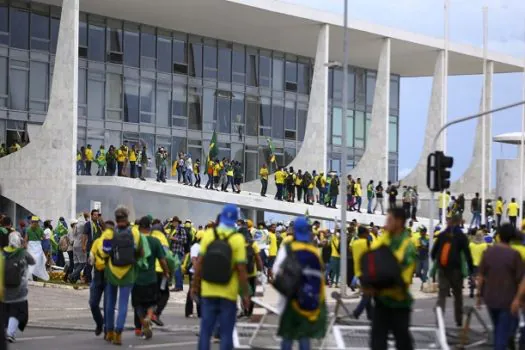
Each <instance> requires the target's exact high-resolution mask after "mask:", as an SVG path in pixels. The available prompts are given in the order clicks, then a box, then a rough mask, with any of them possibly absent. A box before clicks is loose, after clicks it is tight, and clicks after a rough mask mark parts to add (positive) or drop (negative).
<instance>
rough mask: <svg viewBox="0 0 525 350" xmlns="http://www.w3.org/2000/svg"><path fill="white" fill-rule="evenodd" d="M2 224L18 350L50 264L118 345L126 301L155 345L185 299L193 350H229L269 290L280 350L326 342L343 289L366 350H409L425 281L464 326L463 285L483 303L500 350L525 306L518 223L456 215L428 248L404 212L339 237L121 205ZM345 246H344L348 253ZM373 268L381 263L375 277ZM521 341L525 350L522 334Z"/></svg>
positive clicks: (231, 210)
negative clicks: (84, 289) (194, 328)
mask: <svg viewBox="0 0 525 350" xmlns="http://www.w3.org/2000/svg"><path fill="white" fill-rule="evenodd" d="M182 181H183V180H182ZM355 183H356V184H358V183H360V181H358V180H356V182H355ZM511 203H514V202H511ZM357 208H358V207H357ZM357 208H356V210H358V209H357ZM510 210H512V206H511V207H510ZM0 225H1V227H0V248H2V250H3V254H2V255H1V258H2V259H0V260H1V263H2V265H3V266H4V268H3V269H4V274H3V284H2V287H4V288H5V289H4V290H3V293H2V294H3V303H2V304H1V306H2V308H3V311H4V315H6V317H5V318H4V319H2V321H3V322H5V323H4V327H5V328H6V336H7V340H8V341H10V342H14V341H15V340H16V334H17V330H21V331H23V330H24V327H25V325H26V324H27V322H28V303H27V294H28V287H27V280H28V279H34V278H40V279H44V280H45V279H47V278H48V276H47V271H46V270H47V269H48V268H49V267H50V266H51V265H58V266H64V271H65V276H64V279H65V280H67V281H69V282H73V283H78V282H82V283H89V285H90V296H89V306H90V310H91V312H92V316H93V320H94V323H95V334H96V335H97V336H98V335H102V334H103V335H104V338H105V339H106V340H107V341H108V342H110V343H113V344H122V333H123V331H124V323H125V320H126V313H127V309H128V307H127V306H128V303H129V302H131V303H132V306H133V310H134V323H135V334H136V335H137V336H140V337H143V338H145V339H150V338H151V337H152V335H153V328H152V323H154V324H156V325H158V326H163V325H164V322H163V321H162V318H161V316H162V312H163V310H164V309H165V307H166V305H167V303H168V300H169V297H170V293H186V307H185V316H186V317H193V316H194V315H195V316H197V317H199V318H200V319H201V321H200V322H201V327H200V332H199V349H209V347H210V342H211V340H212V338H217V339H219V340H220V343H221V349H231V348H232V347H233V345H232V341H233V340H232V331H233V327H234V325H235V322H236V320H237V319H238V317H245V316H251V315H252V313H253V306H254V305H253V302H252V301H251V299H250V297H252V296H253V295H254V293H255V290H256V288H257V287H256V286H257V285H259V284H264V283H267V282H268V283H271V284H272V285H273V286H274V287H275V288H276V289H277V291H278V292H279V295H280V300H279V303H278V307H279V310H280V311H281V316H280V321H279V328H278V335H279V336H280V337H281V338H282V348H283V349H291V348H292V344H293V342H294V341H298V342H299V344H300V348H301V349H308V348H309V342H310V339H314V338H323V337H324V336H325V334H326V329H327V325H328V322H327V311H326V300H325V292H324V288H325V286H331V287H338V286H339V285H340V284H341V283H346V284H347V285H348V286H349V287H350V288H351V289H352V290H356V289H358V290H359V291H360V293H361V300H360V301H359V303H358V304H357V305H356V307H355V309H354V310H353V312H352V315H353V317H355V318H359V317H361V315H362V314H363V313H366V317H367V319H368V320H370V321H371V325H372V327H371V334H370V348H371V349H374V350H375V349H378V350H379V349H381V350H382V349H386V348H387V337H388V333H389V332H391V333H392V334H393V336H394V338H395V341H396V344H397V345H396V346H397V348H399V349H408V350H410V349H413V340H412V337H411V334H410V332H409V325H410V315H411V307H412V303H413V297H412V295H411V292H410V286H411V285H412V284H413V282H414V278H418V279H420V281H421V289H423V286H424V285H425V284H429V283H433V282H435V281H437V282H438V285H439V292H438V298H437V305H438V306H440V307H441V308H442V309H443V310H445V303H446V298H447V297H449V296H450V292H451V291H452V295H453V296H454V299H455V300H454V319H455V321H456V324H457V326H458V327H459V326H461V325H462V323H463V293H462V289H463V284H464V281H465V280H468V281H469V291H470V293H469V294H470V297H471V298H474V297H475V298H476V303H477V304H478V305H479V304H481V303H482V302H483V303H485V304H486V305H487V309H488V311H489V315H490V317H491V320H492V321H493V324H494V339H495V340H494V342H495V344H496V346H495V348H496V349H505V348H506V347H507V346H508V344H510V342H512V341H513V339H514V335H515V333H516V332H517V330H518V315H519V313H520V312H521V311H520V310H521V308H522V306H523V305H522V300H523V297H525V282H523V277H524V273H525V265H523V264H524V261H525V245H524V242H525V240H524V237H523V235H522V233H521V232H520V231H517V230H516V229H515V228H514V226H513V224H511V223H503V224H501V225H500V226H499V227H496V226H494V227H489V226H486V225H480V227H479V228H471V229H468V228H467V226H466V225H464V221H463V219H462V217H461V215H459V214H457V213H454V214H452V215H450V216H448V217H447V222H446V224H445V226H438V227H436V228H435V232H434V235H433V236H434V238H433V239H434V241H433V242H432V244H431V242H430V237H429V234H428V232H427V229H426V227H424V226H418V225H417V224H416V223H415V221H413V220H412V219H411V215H409V212H408V211H407V210H406V208H405V207H396V206H393V207H392V208H390V209H388V212H387V217H386V221H385V225H384V226H382V227H379V226H377V225H374V223H369V224H366V225H365V224H363V223H359V222H357V221H356V220H354V221H352V222H350V223H349V224H348V225H347V226H346V228H345V229H344V230H342V229H341V227H339V226H336V227H334V228H333V229H327V228H323V227H322V225H321V223H320V222H319V221H313V222H312V221H311V220H310V219H308V218H307V217H298V218H296V219H295V220H294V221H292V222H286V223H285V222H259V223H255V224H254V223H253V222H252V221H251V220H242V219H240V218H239V210H238V208H237V207H235V206H234V205H230V204H228V205H225V207H224V208H223V210H222V211H221V213H220V214H219V216H218V217H217V219H216V220H213V221H210V222H208V223H206V225H198V226H196V225H194V224H193V223H192V222H191V220H181V219H180V218H178V217H176V216H175V217H173V218H170V219H168V220H164V221H161V220H159V219H155V218H153V217H152V216H150V215H148V216H144V217H142V218H140V219H138V220H135V221H134V222H131V221H130V217H129V212H128V210H127V209H126V208H123V207H120V208H117V210H116V211H115V213H114V218H111V220H108V219H104V218H102V215H101V213H100V212H99V211H98V210H92V211H91V212H90V213H89V214H88V213H84V214H82V215H80V216H79V217H78V218H73V219H70V220H69V223H67V222H66V220H64V218H60V219H59V221H58V222H57V224H56V225H55V227H53V225H52V222H51V221H44V222H42V220H41V219H40V218H38V217H36V216H32V217H29V218H27V220H24V221H21V222H19V223H18V225H17V227H15V225H14V224H13V223H12V221H11V219H10V218H9V217H8V216H2V217H1V218H0ZM524 228H525V227H522V230H523V229H524ZM343 234H345V235H347V240H348V246H347V247H346V248H345V247H341V241H342V240H341V235H343ZM383 247H387V248H388V249H382V248H383ZM342 249H346V250H347V259H348V261H347V264H346V266H347V269H348V270H347V280H346V281H343V280H341V278H340V270H341V252H342ZM365 256H366V257H365ZM292 260H293V261H292ZM371 261H376V262H377V264H376V265H374V267H373V269H375V272H374V273H372V272H371V269H372V266H371V265H370V264H371ZM429 261H432V265H431V266H429ZM15 262H16V263H15ZM392 263H393V265H392ZM396 264H398V268H396V269H392V268H391V267H392V266H395V265H396ZM294 266H296V267H295V270H294ZM297 266H299V270H297ZM305 268H307V270H308V271H309V272H308V274H307V275H304V271H305V270H304V269H305ZM377 269H379V271H378V270H377ZM392 273H395V274H399V275H398V276H397V278H395V280H396V282H395V283H394V284H392V283H390V284H386V282H385V280H381V281H378V280H377V277H374V276H387V275H388V274H392ZM0 275H1V274H0ZM185 276H188V279H189V285H187V286H185V285H184V280H185ZM294 276H299V277H298V278H295V279H294ZM374 278H376V279H374ZM290 280H292V281H295V282H294V283H295V284H293V285H292V284H291V283H290ZM284 281H286V282H284ZM290 286H292V287H290ZM290 288H292V289H293V290H292V291H291V292H290ZM117 295H118V297H117ZM102 300H104V302H103V311H101V309H100V304H101V302H102ZM115 308H117V309H118V311H117V313H116V315H115ZM194 310H196V314H195V313H194ZM238 310H239V311H240V312H238ZM238 313H239V314H238ZM520 331H523V329H521V330H520ZM521 341H523V344H524V345H525V334H524V336H523V337H522V338H520V342H521ZM520 344H521V343H520Z"/></svg>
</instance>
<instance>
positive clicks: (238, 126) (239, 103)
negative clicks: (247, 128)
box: [231, 93, 244, 139]
mask: <svg viewBox="0 0 525 350" xmlns="http://www.w3.org/2000/svg"><path fill="white" fill-rule="evenodd" d="M231 121H232V130H231V132H232V133H233V134H238V135H239V138H241V139H242V135H243V134H244V95H243V94H240V93H235V94H234V95H233V99H232V101H231Z"/></svg>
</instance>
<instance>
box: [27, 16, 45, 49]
mask: <svg viewBox="0 0 525 350" xmlns="http://www.w3.org/2000/svg"><path fill="white" fill-rule="evenodd" d="M31 37H33V38H39V39H46V41H44V42H42V41H32V42H31V49H39V50H47V49H48V42H47V40H49V17H48V16H44V15H40V14H38V13H32V14H31ZM35 46H36V47H35Z"/></svg>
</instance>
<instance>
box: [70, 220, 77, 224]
mask: <svg viewBox="0 0 525 350" xmlns="http://www.w3.org/2000/svg"><path fill="white" fill-rule="evenodd" d="M69 223H70V224H71V225H75V224H78V220H77V219H71V220H70V221H69Z"/></svg>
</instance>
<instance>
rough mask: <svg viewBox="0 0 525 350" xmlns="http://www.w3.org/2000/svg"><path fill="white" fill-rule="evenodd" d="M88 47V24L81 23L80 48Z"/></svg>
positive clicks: (79, 30)
mask: <svg viewBox="0 0 525 350" xmlns="http://www.w3.org/2000/svg"><path fill="white" fill-rule="evenodd" d="M87 45H88V30H87V23H86V22H84V21H80V23H79V24H78V46H82V47H87Z"/></svg>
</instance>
